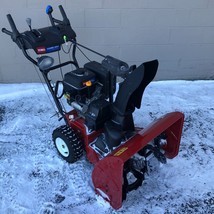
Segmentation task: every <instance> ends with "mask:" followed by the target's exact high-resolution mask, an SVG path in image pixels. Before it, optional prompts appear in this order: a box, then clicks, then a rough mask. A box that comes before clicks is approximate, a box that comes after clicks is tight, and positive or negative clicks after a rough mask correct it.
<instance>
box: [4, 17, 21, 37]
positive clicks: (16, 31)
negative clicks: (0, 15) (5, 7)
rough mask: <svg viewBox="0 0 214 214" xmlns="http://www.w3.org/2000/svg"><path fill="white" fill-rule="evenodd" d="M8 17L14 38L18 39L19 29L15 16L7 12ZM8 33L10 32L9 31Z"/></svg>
mask: <svg viewBox="0 0 214 214" xmlns="http://www.w3.org/2000/svg"><path fill="white" fill-rule="evenodd" d="M7 19H8V22H9V24H10V27H11V29H12V36H13V39H16V38H17V37H18V36H19V34H20V33H19V31H18V30H17V28H16V25H15V23H14V21H13V18H12V16H11V15H10V14H7ZM7 33H8V32H7Z"/></svg>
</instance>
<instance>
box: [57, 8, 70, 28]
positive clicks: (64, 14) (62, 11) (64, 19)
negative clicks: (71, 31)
mask: <svg viewBox="0 0 214 214" xmlns="http://www.w3.org/2000/svg"><path fill="white" fill-rule="evenodd" d="M59 10H60V13H61V14H62V18H63V21H64V22H65V23H66V24H70V22H69V20H68V17H67V15H66V13H65V11H64V9H63V7H62V5H59Z"/></svg>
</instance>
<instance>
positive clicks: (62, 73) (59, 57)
mask: <svg viewBox="0 0 214 214" xmlns="http://www.w3.org/2000/svg"><path fill="white" fill-rule="evenodd" d="M57 53H58V59H59V64H60V65H61V58H60V53H59V51H57ZM59 69H60V73H61V77H62V79H63V73H62V67H60V68H59Z"/></svg>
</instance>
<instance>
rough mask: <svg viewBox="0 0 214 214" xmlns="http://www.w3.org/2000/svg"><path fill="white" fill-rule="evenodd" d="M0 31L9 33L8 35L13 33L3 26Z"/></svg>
mask: <svg viewBox="0 0 214 214" xmlns="http://www.w3.org/2000/svg"><path fill="white" fill-rule="evenodd" d="M1 31H2V32H3V33H5V34H7V35H9V36H12V35H13V33H12V32H11V31H9V30H7V29H5V28H2V29H1Z"/></svg>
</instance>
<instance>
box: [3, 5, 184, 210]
mask: <svg viewBox="0 0 214 214" xmlns="http://www.w3.org/2000/svg"><path fill="white" fill-rule="evenodd" d="M59 9H60V12H61V14H62V18H63V20H58V19H55V18H54V17H53V16H52V12H53V9H52V7H51V6H48V7H47V8H46V13H47V14H48V16H49V19H50V22H51V26H49V27H45V28H40V29H32V28H31V20H30V19H29V18H28V19H27V20H26V21H27V24H28V26H29V30H27V31H25V32H23V33H20V32H19V31H18V30H17V28H16V25H15V23H14V21H13V19H12V17H11V15H10V14H8V15H7V18H8V21H9V24H10V26H11V29H12V31H8V30H6V29H5V28H3V29H2V32H4V33H6V34H8V35H9V36H11V38H12V40H13V41H14V42H15V43H16V44H17V45H18V47H19V48H20V49H21V50H22V52H23V54H24V56H25V57H26V58H27V59H28V60H29V61H31V62H32V63H33V64H34V65H36V66H37V67H38V68H39V70H40V74H41V75H42V77H43V78H44V81H45V83H46V84H47V86H48V89H49V91H50V93H51V95H52V97H53V100H54V102H55V104H56V107H57V109H58V113H59V115H60V116H61V118H63V119H64V121H65V125H63V126H60V127H59V128H57V129H55V130H54V131H53V134H52V136H53V141H54V144H55V146H56V149H57V151H58V152H59V154H60V156H61V157H62V158H63V159H64V160H66V161H67V162H69V163H74V162H75V161H77V160H79V158H80V157H81V156H82V155H83V151H85V152H86V156H87V159H88V160H89V161H90V162H91V163H93V164H94V170H93V172H92V181H93V185H94V189H95V192H96V193H97V194H99V195H101V196H102V197H103V198H104V199H105V200H107V201H109V203H110V204H111V206H112V207H113V208H115V209H119V208H120V207H121V206H122V201H123V200H125V199H126V196H127V193H128V192H130V191H132V190H135V189H137V188H138V187H139V186H141V185H142V183H143V180H144V175H145V173H146V172H147V170H148V164H147V160H148V159H149V158H150V157H151V156H153V157H154V158H156V159H157V160H158V161H160V162H161V163H166V159H167V158H174V157H175V156H176V155H177V154H178V151H179V145H180V139H181V134H182V127H183V121H184V115H183V114H182V113H181V112H171V113H168V114H166V115H164V116H163V117H161V118H159V119H157V120H156V121H154V122H153V123H151V124H149V125H148V126H147V127H146V128H138V127H135V125H134V121H133V112H134V111H135V109H136V108H140V106H141V101H142V96H143V92H144V90H145V88H146V86H147V85H148V84H149V83H150V82H151V81H152V80H153V79H154V77H155V75H156V72H157V69H158V61H157V60H153V61H149V62H145V63H142V64H141V65H140V66H138V67H137V66H136V65H132V66H129V65H128V64H127V63H126V62H123V61H121V60H119V59H116V58H114V57H111V56H104V55H102V54H100V53H98V52H96V51H94V50H91V49H89V48H88V47H85V46H83V45H81V44H79V43H77V41H76V34H75V32H74V31H73V29H72V28H71V25H70V21H69V20H68V18H67V16H66V13H65V11H64V9H63V7H62V6H61V5H60V6H59ZM68 43H69V44H70V46H69V45H68ZM64 46H66V48H67V49H68V50H67V51H65V50H64V49H65V47H64ZM80 47H81V48H84V49H87V50H88V51H91V52H93V53H94V54H98V55H99V56H100V57H103V58H104V59H103V60H102V61H101V62H96V61H90V62H88V63H86V64H84V66H83V67H79V64H78V61H77V59H76V49H77V48H78V49H80ZM29 49H32V50H34V51H35V53H36V54H37V55H39V56H40V57H38V58H36V59H34V58H33V57H31V56H30V54H29V52H28V50H29ZM60 51H64V52H65V53H67V54H70V52H71V58H72V59H70V60H69V61H65V62H63V63H61V60H59V62H60V63H59V64H56V65H54V59H53V58H52V57H50V56H48V54H49V53H52V52H58V53H60ZM81 52H82V51H81ZM44 54H45V55H44ZM70 65H72V66H73V67H75V68H74V69H72V70H71V71H69V72H67V73H65V74H64V75H62V79H61V80H57V81H56V82H55V83H54V84H53V83H52V80H51V78H50V73H52V71H54V70H58V69H60V70H61V71H62V68H63V67H65V66H70ZM117 77H120V78H121V79H122V80H123V81H122V82H121V83H120V84H119V88H118V90H117V89H116V88H117V87H116V78H117ZM60 91H61V93H60ZM116 92H117V93H116ZM59 93H60V94H59ZM114 94H116V96H115V98H114V96H113V95H114ZM63 97H64V98H65V99H66V100H67V104H68V106H69V107H72V108H73V110H71V108H70V110H69V111H66V110H65V108H64V104H62V100H61V99H63ZM130 174H131V175H132V179H130ZM133 178H134V179H133Z"/></svg>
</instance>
